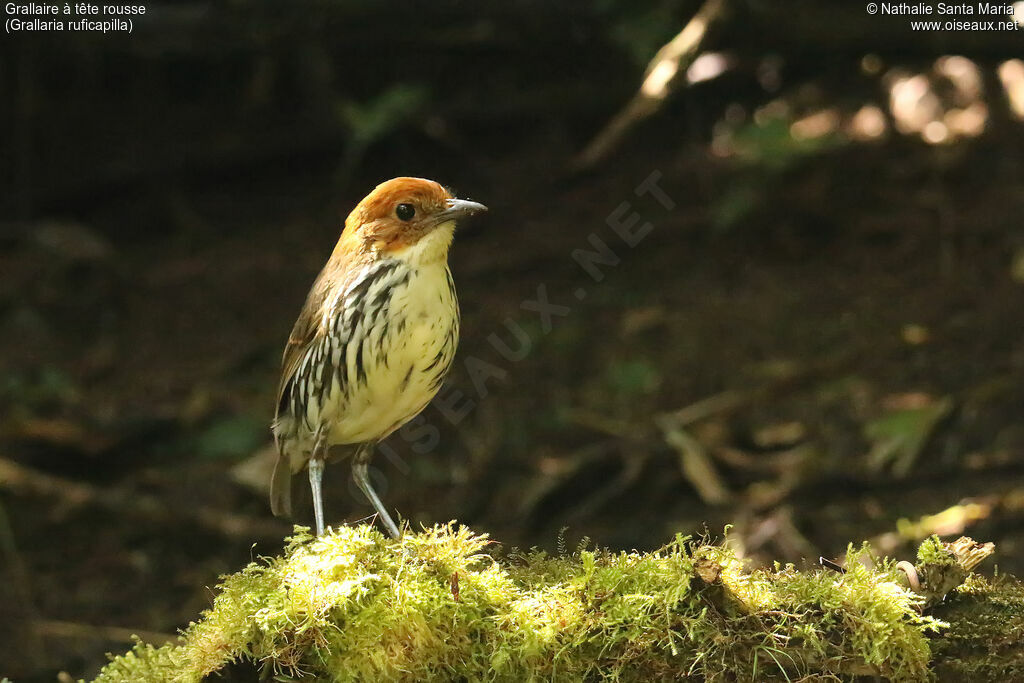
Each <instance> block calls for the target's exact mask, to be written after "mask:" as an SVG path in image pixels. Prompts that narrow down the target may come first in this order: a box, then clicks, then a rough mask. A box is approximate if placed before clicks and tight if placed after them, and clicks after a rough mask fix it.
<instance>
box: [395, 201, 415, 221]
mask: <svg viewBox="0 0 1024 683" xmlns="http://www.w3.org/2000/svg"><path fill="white" fill-rule="evenodd" d="M395 215H396V216H398V220H400V221H411V220H412V217H413V216H415V215H416V207H415V206H413V205H412V204H399V205H398V206H397V207H396V208H395Z"/></svg>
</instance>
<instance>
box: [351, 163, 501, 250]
mask: <svg viewBox="0 0 1024 683" xmlns="http://www.w3.org/2000/svg"><path fill="white" fill-rule="evenodd" d="M486 210H487V207H486V206H484V205H483V204H478V203H476V202H471V201H467V200H465V199H456V198H455V197H453V196H452V194H451V193H450V192H449V191H448V190H446V189H445V188H444V187H443V186H442V185H440V184H439V183H435V182H434V181H433V180H425V179H423V178H392V179H391V180H388V181H387V182H384V183H381V184H380V185H378V186H377V187H375V188H374V189H373V191H372V192H371V193H370V194H368V195H366V197H365V198H364V199H363V201H361V202H359V204H358V205H357V206H356V208H355V209H353V210H352V213H350V214H349V216H348V218H347V219H346V220H345V230H344V231H343V232H342V237H341V241H340V242H339V247H343V248H347V249H356V250H358V251H359V252H362V253H368V254H371V255H372V256H373V257H375V258H380V257H392V258H400V259H403V260H407V261H410V262H412V263H417V264H419V263H424V264H425V263H430V262H434V261H437V260H439V259H442V260H443V259H445V258H447V256H448V247H449V246H450V245H451V241H452V235H453V234H454V232H455V221H457V220H458V219H459V218H462V217H464V216H469V215H472V214H474V213H478V212H481V211H486Z"/></svg>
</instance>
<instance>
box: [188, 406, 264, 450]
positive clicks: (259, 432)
mask: <svg viewBox="0 0 1024 683" xmlns="http://www.w3.org/2000/svg"><path fill="white" fill-rule="evenodd" d="M268 433H269V430H268V427H267V423H266V421H265V420H263V419H261V418H256V417H253V416H250V415H234V416H230V417H226V418H224V419H222V420H217V421H215V422H213V423H212V424H210V425H209V426H208V427H207V428H206V429H204V430H203V431H202V432H201V433H200V434H199V435H198V436H197V437H196V444H195V448H196V452H197V453H198V454H199V455H200V456H202V457H204V458H212V459H217V458H238V457H242V456H246V455H250V454H252V453H253V452H254V451H255V450H256V449H258V448H259V447H260V446H262V445H263V444H264V443H266V441H267V435H268Z"/></svg>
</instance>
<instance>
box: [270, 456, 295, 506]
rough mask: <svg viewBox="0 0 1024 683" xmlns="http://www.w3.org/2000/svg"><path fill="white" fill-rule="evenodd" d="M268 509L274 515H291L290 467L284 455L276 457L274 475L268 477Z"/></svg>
mask: <svg viewBox="0 0 1024 683" xmlns="http://www.w3.org/2000/svg"><path fill="white" fill-rule="evenodd" d="M270 509H271V511H273V513H274V515H275V516H276V517H291V515H292V468H291V463H290V462H289V458H288V456H286V455H279V456H278V457H277V465H275V466H274V476H272V477H271V478H270Z"/></svg>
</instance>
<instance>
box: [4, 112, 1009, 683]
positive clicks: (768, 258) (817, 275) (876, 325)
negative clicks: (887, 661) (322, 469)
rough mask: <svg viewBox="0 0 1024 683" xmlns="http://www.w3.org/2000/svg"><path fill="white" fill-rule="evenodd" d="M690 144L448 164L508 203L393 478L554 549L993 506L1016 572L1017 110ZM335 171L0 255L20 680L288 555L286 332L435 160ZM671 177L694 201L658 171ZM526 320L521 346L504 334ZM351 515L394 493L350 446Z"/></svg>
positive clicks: (775, 547) (799, 559)
mask: <svg viewBox="0 0 1024 683" xmlns="http://www.w3.org/2000/svg"><path fill="white" fill-rule="evenodd" d="M665 139H680V134H679V132H678V131H676V130H675V129H674V128H673V124H672V121H671V120H669V119H659V120H658V121H656V122H655V123H653V124H652V125H651V126H649V127H647V128H646V129H645V130H643V131H641V132H640V133H639V134H638V135H637V136H636V137H635V138H634V139H633V140H631V141H630V143H629V147H628V149H626V150H624V151H623V153H622V154H621V155H619V157H618V158H617V159H616V161H615V163H614V164H611V165H609V167H607V168H604V169H602V170H601V171H600V172H598V173H595V174H592V175H585V176H581V177H576V178H568V177H566V176H564V175H563V174H562V173H561V170H560V169H561V168H563V167H564V159H566V158H568V156H570V155H571V154H572V152H573V151H574V150H573V149H570V147H569V144H568V143H565V142H562V143H558V142H553V141H552V140H550V139H543V140H533V141H531V142H529V143H528V144H520V145H519V146H518V148H516V149H509V148H508V147H504V146H503V144H502V143H500V142H498V141H493V142H492V143H491V148H490V149H480V150H479V152H478V155H479V157H480V158H485V159H487V160H488V163H487V164H484V163H477V164H476V166H475V167H474V168H469V169H467V168H464V167H463V168H455V167H452V168H443V167H434V166H431V167H429V168H428V169H427V171H429V172H430V174H431V175H434V176H435V177H436V178H437V179H438V180H441V181H442V182H451V183H452V184H453V185H454V187H455V189H456V191H457V192H458V193H459V195H460V196H464V197H469V198H472V199H475V200H478V201H482V202H484V203H486V204H488V205H489V207H490V209H491V210H490V212H489V213H488V214H487V215H486V216H484V217H481V218H479V219H474V220H473V221H472V224H468V225H466V226H465V228H466V229H465V230H464V231H461V232H460V234H459V235H458V236H457V240H456V244H455V247H454V251H453V253H452V257H451V265H452V270H453V272H454V275H455V279H456V283H457V285H458V288H459V292H460V301H461V303H462V317H463V330H462V341H461V346H460V350H459V359H458V360H457V362H456V366H455V370H454V372H453V374H452V376H451V378H450V380H449V382H448V385H447V386H446V388H445V389H444V390H443V392H442V395H443V396H446V397H448V399H450V401H451V405H453V406H456V408H455V410H456V411H457V412H460V413H461V412H464V413H465V415H464V417H463V419H461V420H454V421H456V422H458V424H452V422H453V420H452V419H450V417H449V416H446V414H445V412H444V411H442V410H439V409H438V407H437V406H436V405H435V406H431V407H430V408H428V409H427V411H426V412H425V413H424V415H425V419H424V421H422V422H420V423H418V424H417V425H416V428H415V429H411V430H408V431H407V432H406V435H407V436H408V437H409V438H408V439H405V438H403V437H402V436H401V435H398V436H396V437H393V438H392V439H391V440H390V441H389V445H390V447H391V452H392V453H393V454H394V455H393V456H392V457H384V456H380V455H379V456H378V458H377V460H376V462H375V467H376V473H375V474H376V476H377V477H378V483H379V487H380V489H381V493H382V495H383V497H384V499H385V501H386V504H387V505H388V506H389V507H390V508H391V509H393V510H397V511H398V512H399V513H400V515H401V516H402V517H403V518H404V519H407V520H408V521H409V522H410V523H411V524H413V525H414V526H415V525H419V524H433V523H436V522H443V521H446V520H449V519H457V520H459V521H460V522H463V523H466V524H468V525H471V526H472V527H473V528H474V530H476V531H478V532H486V533H489V534H490V535H491V537H492V538H494V539H496V540H498V541H500V542H501V543H503V544H506V545H508V546H515V545H518V546H523V547H529V546H539V547H541V548H545V549H548V550H550V551H552V552H557V551H558V550H559V549H561V548H564V547H568V548H575V547H577V545H578V544H579V543H580V540H581V539H582V538H583V537H588V538H589V539H591V541H592V542H593V543H595V544H597V545H600V546H605V547H610V548H626V549H628V548H636V549H641V550H648V549H652V548H656V547H658V546H660V545H662V544H663V543H666V542H667V541H669V540H670V539H671V538H672V536H673V534H675V533H677V532H683V533H687V534H701V533H709V534H710V535H711V536H712V537H720V536H721V535H722V534H723V530H724V528H725V527H726V525H728V524H731V525H733V527H732V529H731V531H730V532H729V536H730V539H731V541H732V542H733V543H734V544H735V546H736V547H737V548H738V549H739V551H740V552H741V553H742V554H743V555H744V556H747V557H750V558H752V561H753V562H754V563H755V564H756V563H763V562H767V561H770V560H781V561H792V562H796V563H798V564H799V563H807V562H814V561H816V560H817V557H818V556H819V555H825V556H828V557H832V556H836V555H838V554H840V553H842V552H843V551H844V550H845V548H846V545H847V543H848V542H859V541H860V540H864V539H869V540H872V541H873V542H874V543H875V544H876V547H877V548H878V549H879V550H880V552H884V553H888V554H895V555H900V554H906V553H909V552H910V549H911V548H913V547H914V546H915V545H916V544H917V542H918V540H919V539H920V538H921V537H922V536H925V535H927V534H929V533H932V532H938V533H943V534H959V533H961V532H965V533H968V534H969V535H971V536H973V537H974V538H976V539H978V540H982V541H994V542H995V543H996V548H997V550H996V558H997V560H996V561H997V564H998V566H999V570H1000V571H1001V572H1002V571H1006V572H1010V573H1015V574H1017V575H1021V574H1024V523H1022V520H1024V423H1022V422H1021V414H1022V413H1021V409H1022V407H1024V345H1022V343H1024V340H1022V331H1024V282H1021V279H1024V274H1022V273H1020V272H1019V271H1020V270H1022V269H1024V256H1022V251H1021V250H1022V249H1024V232H1021V225H1020V216H1021V215H1022V209H1024V166H1022V165H1021V163H1020V161H1019V160H1020V159H1022V158H1024V142H1022V140H1021V139H1020V136H1019V135H1016V137H1014V138H1010V137H1006V138H999V137H991V136H990V137H983V138H980V139H979V140H977V141H975V142H972V143H969V144H967V143H965V144H963V145H959V146H957V147H955V148H931V147H927V146H925V145H923V144H920V143H911V142H908V141H906V140H901V139H889V140H887V141H884V142H880V143H877V144H873V145H855V146H846V147H842V148H839V149H835V150H832V151H828V152H823V153H821V154H817V155H812V156H809V157H807V158H805V159H802V160H800V161H799V163H795V164H793V165H792V166H790V167H788V168H786V169H785V170H783V171H779V172H774V173H763V174H762V173H754V172H751V171H749V170H748V171H744V170H742V169H741V170H737V169H736V168H734V167H731V166H729V165H728V164H726V163H724V162H723V161H721V160H719V159H715V158H713V157H711V156H710V155H709V154H707V153H706V151H705V149H704V148H703V147H699V146H689V147H687V146H681V147H679V146H673V145H666V144H665V143H664V140H665ZM333 170H334V161H333V157H329V155H323V154H311V155H310V156H309V157H308V158H293V159H290V160H289V161H288V162H287V163H282V164H280V165H276V166H274V167H273V168H268V167H261V168H258V169H255V170H251V171H248V172H246V173H242V174H238V175H237V176H234V177H219V178H215V179H213V180H211V181H210V182H205V181H204V182H201V183H200V182H195V181H193V182H184V181H182V182H178V183H171V184H169V185H161V186H153V187H152V188H151V189H150V191H148V192H146V193H143V194H141V195H136V194H132V195H114V196H112V197H108V198H106V199H104V200H102V201H97V202H95V203H94V204H93V205H91V206H90V207H89V208H88V209H86V210H84V211H82V212H80V213H77V214H76V215H75V216H74V218H68V219H65V218H60V217H58V218H57V219H55V221H54V222H45V223H40V224H38V225H36V226H34V227H33V230H32V231H31V232H28V233H25V234H24V235H22V236H21V237H16V238H14V239H12V240H10V244H9V247H10V248H7V249H5V250H4V251H3V252H2V253H0V271H2V272H4V273H5V277H4V280H3V284H2V287H3V291H0V330H2V331H3V334H0V358H4V359H5V363H6V364H7V367H6V369H4V370H3V374H2V375H0V402H2V405H3V408H4V415H5V418H4V420H3V423H2V433H0V463H2V466H3V468H4V475H3V476H2V477H0V478H2V479H4V480H5V482H6V483H5V484H4V489H3V490H2V495H3V497H2V499H0V512H2V516H0V532H2V533H0V537H2V538H3V539H4V540H3V547H2V550H3V552H4V555H5V560H8V559H9V560H13V562H10V563H7V565H8V567H9V572H10V575H9V576H7V577H6V578H5V580H4V582H3V584H4V585H3V586H2V587H0V599H2V601H3V603H4V604H10V605H15V606H16V608H15V613H16V616H17V617H19V618H24V619H27V620H31V621H32V622H33V623H35V624H36V630H35V632H34V633H35V635H33V631H32V630H31V629H23V628H21V627H20V626H21V624H23V623H24V622H22V621H19V619H18V618H16V619H5V620H4V621H5V622H7V623H6V624H5V625H4V632H3V633H2V634H0V635H2V636H3V637H2V638H0V647H2V650H0V662H11V661H20V660H29V661H32V662H36V663H38V662H44V661H45V662H49V663H51V664H49V665H47V666H43V667H32V668H29V669H17V668H12V670H11V671H10V673H8V675H11V676H16V680H19V681H26V680H40V681H43V680H48V681H49V680H54V677H55V676H56V674H57V673H58V672H59V671H67V672H69V673H70V674H71V675H72V676H74V677H76V678H77V677H79V676H89V675H91V674H93V673H94V672H95V671H96V670H97V669H98V667H99V666H100V665H101V664H102V663H103V662H104V658H103V653H104V652H106V651H116V652H120V651H123V650H125V649H127V647H128V644H127V637H126V636H127V635H128V634H130V633H132V632H139V633H141V632H142V631H147V632H149V634H148V635H145V636H144V637H145V638H146V639H147V640H149V641H150V642H152V641H153V640H154V636H159V634H168V636H170V635H173V634H174V633H175V632H176V630H177V629H179V628H181V627H183V626H184V625H186V624H187V623H188V621H189V620H190V619H193V618H195V617H196V616H197V615H198V613H199V612H200V611H201V610H202V609H204V608H206V607H207V606H209V604H210V599H211V596H210V587H212V586H213V585H214V584H215V583H216V582H217V577H218V575H220V574H223V573H227V572H231V571H235V570H237V569H238V568H240V567H242V566H244V565H245V564H246V563H247V562H248V561H249V560H250V559H251V558H252V557H254V556H258V555H273V554H276V553H278V552H279V551H280V549H281V547H282V544H283V538H284V536H285V535H286V534H287V533H288V532H289V530H290V529H291V524H292V522H290V521H285V520H275V519H273V518H272V517H271V515H270V511H269V508H268V505H267V500H266V481H267V479H268V477H269V467H270V466H271V463H272V459H273V456H272V451H271V449H272V445H271V442H270V432H269V421H270V418H271V412H272V405H273V392H274V389H275V386H276V382H277V373H278V363H279V358H280V349H281V347H282V344H283V342H284V340H285V337H286V334H287V332H288V330H289V329H290V326H291V324H292V321H293V320H294V317H295V315H296V314H297V312H298V310H299V307H300V306H301V303H302V300H303V296H304V294H305V291H306V289H307V288H308V286H309V284H310V283H311V281H312V279H313V277H314V276H315V275H316V272H317V270H318V269H319V267H320V266H321V265H322V263H323V261H324V260H325V259H326V257H327V255H328V253H329V251H330V249H331V247H332V244H333V241H334V239H335V238H336V235H337V232H338V229H339V225H340V223H341V221H342V220H343V217H344V215H345V214H346V213H347V211H348V209H349V208H350V207H351V206H352V205H353V204H354V203H355V202H356V201H357V200H358V199H359V198H360V197H361V196H362V195H363V194H365V192H366V191H367V190H368V189H369V188H370V187H372V185H373V184H374V183H375V182H378V181H379V180H382V179H384V178H386V177H388V176H389V175H393V174H395V172H396V171H402V172H411V173H416V174H420V173H422V174H426V173H427V171H421V170H420V169H417V168H408V167H407V166H405V165H402V164H401V163H400V157H398V156H397V155H396V154H395V153H391V154H390V155H388V154H385V155H382V157H381V158H378V159H377V161H376V162H374V163H368V164H366V167H365V168H364V169H362V170H361V171H360V172H359V174H358V176H359V178H358V179H356V180H353V181H351V182H349V183H347V184H346V186H345V187H344V188H343V189H342V190H340V191H339V190H338V188H337V186H336V185H335V184H334V182H333V180H332V178H333V177H334V176H333ZM652 173H653V174H655V175H654V176H653V178H654V179H656V180H657V182H658V183H659V187H660V188H662V189H663V190H664V192H665V193H666V194H667V196H668V197H669V198H670V200H671V201H670V202H665V201H664V198H662V199H661V200H659V198H658V197H657V196H654V195H652V194H647V195H645V196H642V197H638V196H637V193H636V188H637V187H638V186H640V185H641V184H642V183H644V181H647V180H651V179H652ZM623 202H629V203H630V204H629V209H628V210H629V211H634V210H635V211H636V212H637V213H639V214H640V215H641V216H642V220H644V221H649V222H650V223H651V224H652V225H653V229H652V230H651V231H650V233H649V234H647V235H645V236H644V237H643V239H641V240H640V241H639V243H638V244H636V245H635V246H632V247H630V246H627V245H626V244H625V243H624V242H623V241H622V240H621V239H620V238H619V237H618V236H617V235H616V234H615V233H614V232H613V231H612V229H611V228H610V227H609V225H608V221H609V217H610V216H614V215H618V214H614V213H613V212H615V211H616V209H617V207H619V206H620V205H621V204H622V203H623ZM666 203H670V204H672V206H671V208H666V206H665V205H666ZM737 205H739V209H737ZM737 211H738V212H739V214H741V215H740V216H739V217H738V218H737V219H735V220H731V219H730V220H724V219H722V216H723V215H726V214H728V215H732V214H735V213H737ZM612 220H613V221H614V218H613V219H612ZM591 235H596V236H598V237H599V238H600V239H601V240H603V241H604V242H605V243H606V244H607V245H609V248H610V249H612V250H613V251H614V253H615V258H616V259H617V260H618V261H619V262H618V264H617V265H614V266H611V265H605V266H601V270H602V272H603V277H602V279H601V281H599V282H598V281H595V280H594V279H593V278H592V277H591V276H590V275H589V274H588V273H587V272H586V270H585V269H583V268H581V267H580V265H579V263H578V262H577V260H575V259H574V256H573V254H574V251H575V250H581V249H582V250H591V251H593V249H594V247H593V244H592V243H591V242H590V236H591ZM578 255H579V254H578V253H577V256H578ZM1014 263H1017V264H1018V265H1017V266H1016V270H1017V271H1018V272H1016V273H1015V272H1014V270H1015V266H1014ZM545 296H546V297H547V299H548V300H550V302H551V303H552V304H555V305H558V306H559V307H560V308H558V309H557V310H554V311H553V312H552V313H551V314H550V315H549V316H547V317H546V316H545V315H540V314H538V312H537V311H536V308H538V306H537V305H536V302H537V301H538V300H539V298H541V297H545ZM531 302H534V303H531ZM524 304H525V306H524ZM542 308H543V307H542ZM509 320H512V321H514V322H515V325H513V326H512V327H509V323H508V322H507V321H509ZM511 330H518V331H519V332H520V338H519V339H518V341H517V336H516V335H515V334H514V333H513V332H512V331H511ZM523 334H525V336H526V338H528V339H529V349H528V351H525V352H524V353H523V354H521V355H523V357H522V358H517V359H514V360H509V359H508V358H505V357H503V356H502V354H501V353H500V352H499V350H498V349H497V347H496V346H495V345H494V344H493V343H492V342H491V341H489V338H490V337H491V335H497V336H498V337H499V338H500V339H501V340H503V341H504V342H505V343H506V344H507V345H508V346H510V347H512V348H513V350H515V349H516V348H517V346H518V345H519V343H520V342H521V341H522V338H521V337H522V335H523ZM507 355H512V354H507ZM453 392H461V393H453ZM450 412H451V411H450V410H449V414H450ZM435 430H436V431H435ZM326 509H327V514H328V519H329V521H330V522H331V523H335V524H336V523H343V522H351V521H354V520H359V519H364V518H366V517H367V516H368V515H369V514H370V512H371V508H369V506H368V505H367V504H366V503H365V501H363V500H362V499H361V498H359V497H358V496H357V495H356V494H355V493H354V492H353V487H352V486H351V485H349V483H348V468H347V467H346V466H345V465H344V464H343V463H338V464H335V465H333V466H331V467H329V468H328V471H327V490H326ZM939 513H943V514H942V516H940V517H933V516H934V515H938V514H939ZM310 520H311V514H310V510H309V502H308V496H307V497H305V498H303V497H300V498H299V499H298V504H297V516H296V519H295V522H296V523H301V524H309V523H310ZM989 569H991V567H989ZM11 627H13V628H11ZM97 627H103V628H97ZM3 673H7V672H4V671H0V674H3Z"/></svg>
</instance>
